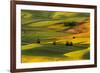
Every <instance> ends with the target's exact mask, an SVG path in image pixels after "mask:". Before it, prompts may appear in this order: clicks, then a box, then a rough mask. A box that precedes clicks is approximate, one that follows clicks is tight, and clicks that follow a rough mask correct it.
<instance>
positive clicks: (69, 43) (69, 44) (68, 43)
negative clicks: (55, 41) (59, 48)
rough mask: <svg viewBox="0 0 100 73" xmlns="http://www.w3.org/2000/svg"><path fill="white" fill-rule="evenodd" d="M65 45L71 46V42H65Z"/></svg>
mask: <svg viewBox="0 0 100 73" xmlns="http://www.w3.org/2000/svg"><path fill="white" fill-rule="evenodd" d="M65 45H66V46H73V42H68V41H67V42H66V44H65Z"/></svg>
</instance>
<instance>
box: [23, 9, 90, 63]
mask: <svg viewBox="0 0 100 73" xmlns="http://www.w3.org/2000/svg"><path fill="white" fill-rule="evenodd" d="M21 19H22V21H21V24H22V35H21V55H22V59H21V61H22V63H27V62H29V63H30V62H45V61H67V60H85V59H90V49H89V47H90V22H89V13H76V12H54V11H51V12H49V11H30V10H22V11H21ZM87 19H88V22H86V23H83V24H80V25H79V24H77V26H76V25H75V26H73V27H71V26H70V25H66V26H64V23H67V22H77V23H80V22H85V21H86V20H87ZM68 30H74V32H76V31H75V30H77V32H80V33H77V34H75V33H72V32H69V31H68ZM73 36H75V39H73ZM37 39H40V41H41V43H40V44H39V43H36V41H37ZM53 41H56V42H57V44H56V45H53ZM66 42H73V44H74V45H73V46H66V45H65V43H66Z"/></svg>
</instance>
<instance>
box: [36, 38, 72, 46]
mask: <svg viewBox="0 0 100 73" xmlns="http://www.w3.org/2000/svg"><path fill="white" fill-rule="evenodd" d="M37 43H38V44H40V43H41V41H40V39H37ZM52 44H53V45H56V44H57V42H56V41H53V43H52ZM65 45H66V46H73V42H68V41H67V42H66V43H65Z"/></svg>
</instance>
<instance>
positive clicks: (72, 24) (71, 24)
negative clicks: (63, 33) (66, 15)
mask: <svg viewBox="0 0 100 73" xmlns="http://www.w3.org/2000/svg"><path fill="white" fill-rule="evenodd" d="M76 24H77V22H74V21H73V22H64V26H71V27H73V26H76Z"/></svg>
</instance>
